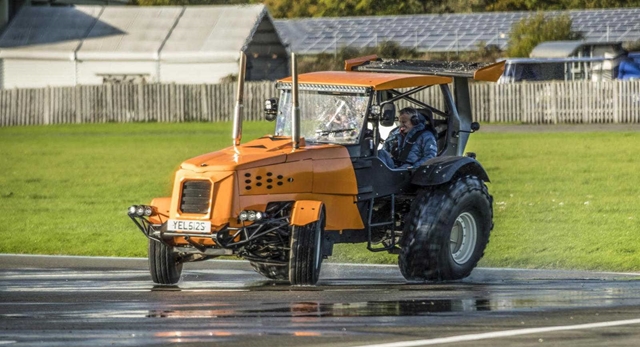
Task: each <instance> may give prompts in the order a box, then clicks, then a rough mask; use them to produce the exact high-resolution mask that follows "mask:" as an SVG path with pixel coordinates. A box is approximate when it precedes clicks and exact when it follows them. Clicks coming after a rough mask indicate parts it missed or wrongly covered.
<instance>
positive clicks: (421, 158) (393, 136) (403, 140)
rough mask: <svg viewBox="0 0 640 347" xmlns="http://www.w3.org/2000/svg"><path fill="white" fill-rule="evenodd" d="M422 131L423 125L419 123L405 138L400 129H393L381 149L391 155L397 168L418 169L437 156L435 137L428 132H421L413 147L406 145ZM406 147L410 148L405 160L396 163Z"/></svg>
mask: <svg viewBox="0 0 640 347" xmlns="http://www.w3.org/2000/svg"><path fill="white" fill-rule="evenodd" d="M422 130H425V125H424V124H422V123H420V124H418V125H416V126H414V127H413V128H411V131H409V133H408V134H407V135H406V136H405V135H403V134H402V133H401V132H400V128H395V129H393V130H392V131H391V132H390V133H389V136H388V137H387V139H386V140H385V141H384V145H383V147H382V148H383V149H384V150H386V151H387V152H389V153H390V154H391V156H392V157H393V159H394V160H395V161H396V167H397V168H403V169H406V168H408V167H418V166H420V165H422V164H423V163H424V162H425V161H427V160H429V159H431V158H433V157H435V156H436V155H437V154H438V145H437V144H436V137H435V136H434V135H433V132H431V131H429V130H426V131H424V132H422V134H420V136H419V137H418V138H417V139H416V141H415V143H414V144H413V145H410V144H407V139H411V138H412V137H413V134H415V133H417V132H419V131H422ZM407 145H408V146H412V148H411V151H409V155H408V156H407V160H406V161H404V162H398V159H399V158H398V157H399V156H400V154H401V153H402V150H403V148H404V146H407Z"/></svg>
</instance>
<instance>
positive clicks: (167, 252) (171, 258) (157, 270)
mask: <svg viewBox="0 0 640 347" xmlns="http://www.w3.org/2000/svg"><path fill="white" fill-rule="evenodd" d="M149 272H151V279H152V280H153V282H155V283H157V284H176V283H178V281H180V275H181V274H182V263H181V262H179V261H178V257H177V254H176V253H173V252H172V248H171V247H169V246H167V245H165V244H163V243H160V242H158V241H154V240H149Z"/></svg>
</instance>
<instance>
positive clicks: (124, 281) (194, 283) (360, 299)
mask: <svg viewBox="0 0 640 347" xmlns="http://www.w3.org/2000/svg"><path fill="white" fill-rule="evenodd" d="M146 266H147V265H146V260H144V259H118V258H82V257H38V256H35V257H33V256H8V255H0V346H145V345H174V346H192V345H208V346H372V345H380V344H383V345H385V346H388V347H392V346H393V347H404V346H427V345H447V346H474V347H482V346H545V345H546V346H581V347H583V346H638V345H640V273H636V274H633V273H631V274H612V273H590V272H571V271H538V270H513V269H476V270H475V271H474V273H473V274H472V276H471V277H469V278H467V279H465V280H464V281H460V282H455V283H445V284H415V283H412V284H408V283H406V282H405V281H404V279H403V278H402V276H401V275H400V273H399V271H398V270H397V268H396V267H394V266H367V265H337V264H329V263H326V264H324V265H323V270H322V274H321V278H320V281H319V283H318V285H317V286H314V287H291V286H289V285H287V284H282V283H276V282H272V281H267V280H264V279H263V278H262V277H261V276H259V275H258V274H256V273H254V272H253V271H252V270H251V269H250V267H249V265H248V263H246V262H236V261H215V260H214V261H208V262H203V263H195V264H187V265H186V266H185V271H184V272H183V278H182V280H181V282H180V283H179V284H178V285H177V286H171V287H157V286H154V285H153V284H152V282H151V280H150V276H149V275H148V272H147V267H146ZM389 343H393V344H389Z"/></svg>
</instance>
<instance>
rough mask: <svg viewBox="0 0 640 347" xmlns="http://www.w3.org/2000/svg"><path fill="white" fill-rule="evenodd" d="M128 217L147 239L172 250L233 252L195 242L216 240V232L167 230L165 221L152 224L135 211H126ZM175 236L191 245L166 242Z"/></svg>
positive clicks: (202, 252)
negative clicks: (198, 240)
mask: <svg viewBox="0 0 640 347" xmlns="http://www.w3.org/2000/svg"><path fill="white" fill-rule="evenodd" d="M128 216H129V218H131V220H132V221H133V223H134V224H135V225H136V226H137V227H138V229H139V230H140V231H141V232H142V234H144V236H146V237H147V238H148V239H149V240H152V241H155V242H161V243H163V244H165V245H167V246H168V247H171V248H172V249H173V250H174V252H179V253H195V254H204V255H213V256H220V255H232V254H234V252H233V250H231V249H224V248H216V247H207V246H203V245H201V244H199V243H197V242H195V241H194V240H193V239H194V238H200V239H202V238H210V239H211V240H212V241H214V242H216V238H217V233H216V234H200V233H187V232H172V231H167V223H166V222H165V223H162V224H153V223H151V221H149V219H148V218H147V216H140V215H138V214H135V213H131V212H129V213H128ZM175 237H180V238H183V239H184V240H185V241H186V242H187V243H188V244H189V245H191V247H187V246H174V245H170V244H169V243H167V240H168V239H172V238H175Z"/></svg>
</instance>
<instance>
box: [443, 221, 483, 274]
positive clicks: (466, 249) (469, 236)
mask: <svg viewBox="0 0 640 347" xmlns="http://www.w3.org/2000/svg"><path fill="white" fill-rule="evenodd" d="M477 240H478V227H477V225H476V220H475V218H473V215H472V214H471V213H469V212H463V213H461V214H460V215H459V216H458V218H456V221H455V223H453V228H452V229H451V237H450V239H449V247H450V249H451V256H452V258H453V261H455V262H456V263H457V264H460V265H462V264H465V263H466V262H468V261H469V259H471V256H472V255H473V250H474V249H475V248H476V242H477Z"/></svg>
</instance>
